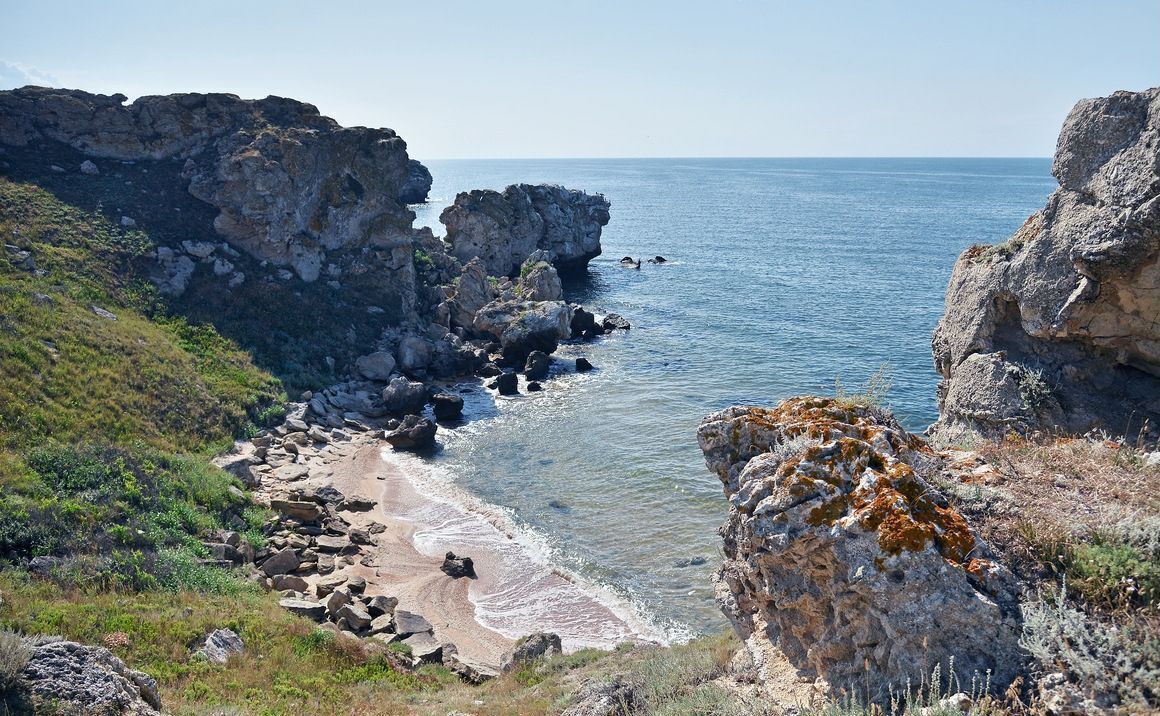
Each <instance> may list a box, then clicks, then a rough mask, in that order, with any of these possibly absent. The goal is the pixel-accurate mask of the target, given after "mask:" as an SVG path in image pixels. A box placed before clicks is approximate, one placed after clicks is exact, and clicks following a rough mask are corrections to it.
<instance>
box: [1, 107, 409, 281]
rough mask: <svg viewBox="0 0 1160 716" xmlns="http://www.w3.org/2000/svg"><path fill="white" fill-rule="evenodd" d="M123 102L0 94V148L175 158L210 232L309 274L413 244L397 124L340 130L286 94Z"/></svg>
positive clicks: (96, 167)
mask: <svg viewBox="0 0 1160 716" xmlns="http://www.w3.org/2000/svg"><path fill="white" fill-rule="evenodd" d="M125 100H126V98H125V97H124V95H111V96H110V95H97V94H90V93H88V92H81V91H77V90H57V89H47V88H41V87H25V88H22V89H17V90H12V91H8V92H0V145H6V146H8V147H12V148H14V149H15V150H19V149H24V148H36V147H38V146H39V145H43V144H45V143H60V144H63V145H66V146H68V147H71V148H72V149H74V150H77V151H78V152H80V153H82V154H83V155H85V156H87V157H91V158H93V159H97V160H100V159H107V160H117V161H119V162H137V161H152V162H163V161H164V162H181V164H180V167H181V169H180V180H181V184H182V186H181V187H180V189H184V190H187V191H188V192H189V193H190V194H191V195H192V196H194V197H196V198H197V199H200V200H201V201H203V202H205V203H207V204H209V205H210V206H212V207H214V209H216V211H217V215H216V216H215V218H214V222H213V225H214V228H215V229H216V230H217V232H218V234H220V235H221V236H222V237H223V238H224V239H226V240H227V241H228V242H229V243H230V244H231V245H232V246H233V247H234V248H236V249H239V250H241V251H244V252H246V253H247V254H249V255H250V256H252V257H254V258H256V259H258V260H260V261H268V262H270V263H271V264H273V265H275V266H287V267H290V268H292V269H293V270H294V272H295V273H296V274H297V275H298V276H299V277H301V278H302V279H303V280H305V281H314V280H316V279H317V278H318V277H319V276H320V275H321V273H322V271H323V268H324V267H325V265H326V263H327V259H328V252H330V251H333V250H335V249H350V248H363V247H373V248H381V249H385V250H388V251H389V250H392V249H395V248H397V247H399V246H402V245H405V244H407V243H408V242H409V241H410V238H411V222H412V220H413V219H414V214H412V212H411V211H410V210H408V209H407V208H406V206H405V205H404V204H405V199H406V198H414V195H415V194H416V193H418V191H419V190H418V189H416V188H415V187H414V186H413V182H411V184H412V186H408V182H409V179H410V176H411V174H412V173H413V170H412V168H411V167H410V159H409V157H408V156H407V145H406V143H405V142H404V141H403V140H402V138H400V137H399V136H398V135H396V134H395V132H394V131H393V130H390V129H368V128H365V127H340V126H339V125H338V123H337V122H335V121H334V120H333V119H330V118H329V117H324V116H322V115H321V114H319V112H318V109H317V108H315V107H314V106H313V105H309V104H305V103H303V102H298V101H296V100H292V99H286V98H282V97H267V98H266V99H261V100H243V99H239V98H238V97H236V96H234V95H229V94H197V93H189V94H173V95H166V96H148V97H140V98H138V99H137V100H135V101H134V102H133V103H131V104H125ZM101 164H106V167H108V166H109V164H107V163H105V162H100V161H98V162H95V163H94V162H91V161H90V163H89V164H88V165H86V173H88V172H92V173H99V172H100V171H101ZM90 167H91V168H90ZM61 168H62V169H65V168H64V167H61ZM47 169H48V167H45V170H47ZM106 170H108V169H106ZM428 176H429V175H428ZM404 187H408V191H409V192H410V196H409V197H403V196H402V193H403V189H404ZM175 189H177V187H175ZM422 193H423V195H424V196H425V191H424V192H422Z"/></svg>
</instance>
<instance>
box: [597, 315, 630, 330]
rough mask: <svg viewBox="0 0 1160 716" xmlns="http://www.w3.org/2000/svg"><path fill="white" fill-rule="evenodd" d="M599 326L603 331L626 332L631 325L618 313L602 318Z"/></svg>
mask: <svg viewBox="0 0 1160 716" xmlns="http://www.w3.org/2000/svg"><path fill="white" fill-rule="evenodd" d="M600 325H601V326H602V327H603V328H604V330H605V331H616V330H621V331H627V330H628V329H630V328H632V324H631V323H629V322H628V319H626V318H625V317H624V316H622V315H620V314H619V313H610V314H608V315H607V316H605V317H604V320H603V321H601V322H600Z"/></svg>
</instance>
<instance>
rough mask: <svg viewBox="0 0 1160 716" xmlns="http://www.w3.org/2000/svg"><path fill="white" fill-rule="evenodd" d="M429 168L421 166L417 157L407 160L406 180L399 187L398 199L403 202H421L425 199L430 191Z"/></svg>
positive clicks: (424, 201)
mask: <svg viewBox="0 0 1160 716" xmlns="http://www.w3.org/2000/svg"><path fill="white" fill-rule="evenodd" d="M432 181H433V178H432V176H431V170H430V169H428V168H427V167H425V166H423V165H422V164H421V163H420V162H419V160H418V159H411V160H408V161H407V180H406V181H405V182H403V186H402V188H401V189H399V201H401V202H403V203H404V204H423V203H426V201H427V194H428V193H429V192H430V191H431V182H432Z"/></svg>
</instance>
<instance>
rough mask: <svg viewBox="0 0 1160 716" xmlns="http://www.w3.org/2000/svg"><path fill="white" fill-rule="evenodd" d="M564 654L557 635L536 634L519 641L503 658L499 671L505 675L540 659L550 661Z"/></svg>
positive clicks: (548, 633) (547, 633)
mask: <svg viewBox="0 0 1160 716" xmlns="http://www.w3.org/2000/svg"><path fill="white" fill-rule="evenodd" d="M563 653H564V648H563V646H562V644H561V642H560V636H559V635H558V634H552V633H550V632H542V631H541V632H536V633H535V634H529V635H528V636H526V637H524V638H523V639H520V640H519V641H518V642H516V645H515V646H514V647H513V648H512V650H511V651H509V652H508V653H507V654H505V655H504V657H503V663H502V664H501V667H500V668H501V669H502V670H503V671H504V672H505V673H506V672H509V671H514V670H516V669H518V668H520V667H521V666H524V665H526V664H531V663H534V662H536V661H539V660H540V659H550V658H551V657H553V656H559V655H560V654H563Z"/></svg>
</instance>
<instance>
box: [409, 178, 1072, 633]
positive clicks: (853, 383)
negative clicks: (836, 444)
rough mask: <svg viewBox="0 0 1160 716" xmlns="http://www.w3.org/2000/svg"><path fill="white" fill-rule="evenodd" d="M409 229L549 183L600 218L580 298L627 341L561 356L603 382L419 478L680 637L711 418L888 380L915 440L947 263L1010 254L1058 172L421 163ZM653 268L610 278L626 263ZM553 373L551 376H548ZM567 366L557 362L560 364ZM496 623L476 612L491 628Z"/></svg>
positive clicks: (707, 523)
mask: <svg viewBox="0 0 1160 716" xmlns="http://www.w3.org/2000/svg"><path fill="white" fill-rule="evenodd" d="M426 164H428V166H429V167H430V169H431V172H432V174H433V175H434V178H435V183H434V186H433V187H432V190H431V195H430V201H429V203H428V204H427V205H426V206H423V207H418V210H417V214H418V221H417V223H418V224H419V225H424V224H425V225H429V226H431V227H432V228H433V229H434V230H435V233H436V234H442V233H443V227H442V225H441V224H439V221H438V213H439V210H440V208H441V207H444V206H447V205H448V204H450V203H451V201H452V200H453V199H454V197H455V194H456V193H457V192H459V191H466V190H468V189H474V188H493V189H502V188H503V187H504V186H506V185H508V184H512V183H517V182H529V183H539V182H547V183H553V184H563V185H564V186H567V187H569V188H576V189H583V190H585V191H589V192H600V193H603V194H604V195H605V196H607V197H608V199H609V200H610V201H611V203H612V209H611V213H612V220H611V222H610V223H609V225H608V226H607V227H606V228H605V231H604V234H603V239H602V243H603V249H604V254H603V255H602V256H601V257H600V258H598V259H597V260H595V261H594V262H593V263H592V264H591V266H590V272H589V277H588V279H587V280H585V281H581V282H576V283H574V284H572V285H566V291H567V293H568V298H569V299H570V300H574V301H578V302H581V303H583V304H585V305H590V306H592V307H594V308H596V309H599V310H602V311H610V312H616V313H619V314H621V315H623V316H625V317H626V318H628V320H629V321H630V322H631V323H632V325H633V328H632V329H631V330H630V331H628V332H627V333H625V334H622V335H615V336H611V337H608V338H605V339H603V340H601V341H600V342H597V343H594V344H589V345H584V346H566V347H564V348H563V349H562V351H561V355H564V356H568V357H574V356H577V355H584V356H586V357H588V359H589V360H590V361H591V362H592V363H593V364H594V365H596V366H597V370H596V371H593V372H592V373H587V374H584V375H576V374H574V373H570V372H565V374H563V375H561V376H559V377H557V378H554V379H551V380H549V381H547V382H546V383H545V386H546V390H545V392H544V393H541V394H538V395H535V396H521V397H519V398H517V399H514V400H502V401H499V402H498V403H495V404H493V402H492V401H491V399H490V398H489V397H487V396H486V395H485V394H483V393H482V392H481V393H479V394H478V395H476V396H474V397H473V398H472V397H470V396H469V400H468V409H469V412H473V415H472V417H473V418H474V419H475V422H473V423H471V424H469V426H468V427H467V428H464V429H461V430H458V431H453V432H452V431H443V432H442V433H441V435H440V440H441V441H442V442H443V444H444V446H445V447H444V450H443V451H442V453H441V454H440V455H438V456H437V457H435V458H433V460H432V461H431V464H430V467H431V469H432V472H433V473H435V474H438V475H439V476H440V477H439V478H438V479H442V480H444V481H445V482H446V484H447V485H449V486H453V487H455V488H456V489H459V490H463V491H466V492H467V493H469V494H470V495H472V496H473V498H474V499H476V500H478V501H480V502H482V503H484V504H487V505H489V506H491V507H492V508H494V509H495V510H497V511H499V512H502V513H503V514H504V515H505V520H506V521H507V522H508V523H510V524H512V525H515V529H516V530H517V531H518V532H520V533H521V535H522V540H523V541H524V542H525V543H526V544H527V545H529V547H528V548H529V549H533V548H534V549H536V550H538V551H540V552H541V554H539V555H538V556H537V558H538V559H540V560H542V561H544V562H545V563H547V564H550V565H555V566H557V567H558V568H560V569H562V570H564V571H567V572H571V573H572V574H574V575H576V577H577V578H578V579H580V580H583V581H586V582H587V583H590V584H592V585H594V587H599V588H601V589H602V590H604V591H605V592H606V593H608V594H612V595H615V597H616V599H618V600H620V602H621V608H622V609H626V610H631V611H634V612H635V613H636V614H635V616H636V617H638V618H640V619H643V620H646V621H648V622H650V623H652V624H654V625H655V626H656V627H657V628H658V629H660V630H663V631H664V632H665V633H667V634H668V635H669V636H670V637H674V638H681V637H684V636H689V635H692V634H698V633H706V632H713V631H716V630H719V629H722V628H723V627H724V620H723V619H722V618H721V616H720V613H719V612H718V611H717V609H716V607H715V605H714V604H713V598H712V585H711V581H710V578H711V574H712V572H713V570H714V569H715V568H716V566H717V564H718V562H719V551H720V550H719V537H718V536H717V533H716V530H717V527H718V526H719V525H720V523H721V521H722V520H723V519H724V516H725V512H726V509H725V508H726V504H725V500H724V497H723V496H722V492H721V486H720V484H719V483H718V481H717V479H716V477H715V476H713V475H711V474H710V473H709V472H708V471H707V470H706V468H705V465H704V461H703V459H702V457H701V454H700V451H699V450H698V449H697V444H696V428H697V425H698V423H699V422H700V420H701V418H702V417H703V416H704V415H705V414H706V413H709V412H711V411H713V410H717V409H720V408H723V407H725V406H728V405H731V404H735V403H744V404H760V405H773V404H775V403H776V402H777V401H779V400H781V399H782V398H786V397H789V396H792V395H798V394H802V393H819V392H821V393H826V392H832V391H833V389H834V382H835V379H836V378H840V380H841V382H842V384H843V385H844V386H846V387H848V388H851V389H854V388H857V387H859V385H861V384H862V383H863V382H864V381H865V380H866V379H867V378H868V377H869V376H870V375H871V374H872V373H874V372H875V371H876V370H877V369H878V368H879V366H880V365H882V364H888V365H889V371H890V377H891V378H892V381H893V387H892V389H891V392H890V395H889V403H890V404H891V407H892V408H893V409H894V411H895V413H896V415H897V416H898V417H899V419H900V420H901V421H902V422H903V424H904V425H906V427H907V428H909V429H910V430H914V431H921V430H922V429H924V428H925V427H926V426H927V425H928V424H929V423H931V422H932V421H933V420H934V419H935V417H936V415H937V405H936V398H935V388H936V385H937V383H938V375H937V374H936V373H935V371H934V368H933V363H932V360H931V354H930V337H931V331H932V330H933V329H934V326H935V323H936V322H937V321H938V318H939V316H940V315H941V313H942V307H943V296H944V293H945V290H946V284H947V280H948V279H949V277H950V273H951V269H952V267H953V265H954V261H955V259H956V257H957V256H958V255H959V253H961V252H962V250H963V249H965V248H967V247H968V246H970V245H971V244H975V243H997V242H1002V241H1005V240H1006V239H1007V238H1008V237H1009V236H1010V235H1011V234H1012V233H1013V232H1014V231H1015V230H1016V229H1018V228H1019V226H1020V225H1021V224H1022V223H1023V221H1024V220H1025V219H1026V218H1027V217H1028V216H1029V215H1030V214H1031V213H1033V212H1034V211H1036V210H1037V209H1039V208H1040V207H1042V206H1043V203H1044V199H1045V198H1046V197H1047V195H1048V194H1049V193H1051V191H1052V190H1053V189H1054V188H1055V186H1056V182H1055V180H1054V179H1053V178H1052V176H1051V173H1050V168H1051V162H1050V160H1049V159H643V160H642V159H621V160H601V159H591V160H483V161H481V160H463V161H430V162H426ZM657 255H661V256H664V257H665V258H667V259H668V263H666V264H664V265H651V264H648V263H645V264H643V265H642V268H641V270H640V271H635V270H629V269H624V268H621V267H620V266H619V265H618V263H617V262H618V260H619V259H620V258H621V257H622V256H633V257H636V258H644V259H647V258H650V257H653V256H657ZM557 362H558V363H561V364H562V363H563V361H557ZM559 367H560V366H558V369H559ZM484 616H485V618H486V615H484Z"/></svg>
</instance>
